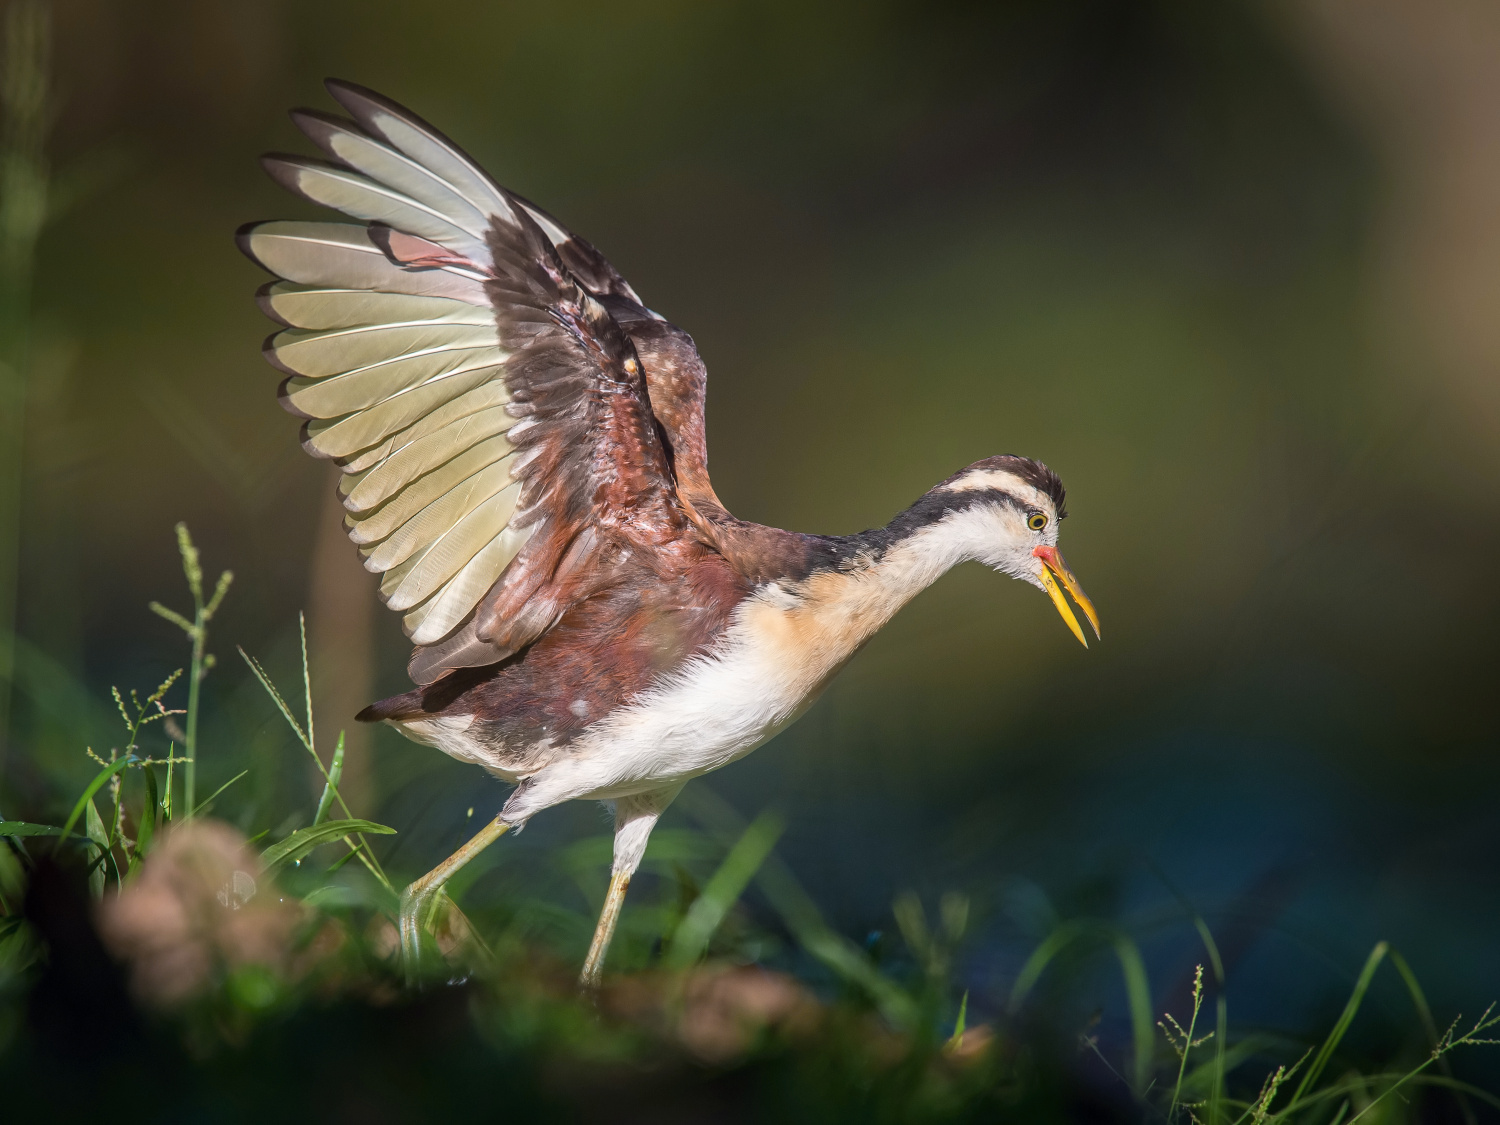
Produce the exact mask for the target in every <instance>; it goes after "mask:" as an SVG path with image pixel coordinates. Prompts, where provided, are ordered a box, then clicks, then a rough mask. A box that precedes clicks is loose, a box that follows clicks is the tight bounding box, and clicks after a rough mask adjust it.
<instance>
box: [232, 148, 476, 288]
mask: <svg viewBox="0 0 1500 1125" xmlns="http://www.w3.org/2000/svg"><path fill="white" fill-rule="evenodd" d="M261 164H262V166H263V167H264V168H265V169H266V171H267V172H268V173H269V174H270V176H271V178H272V179H274V180H275V181H276V182H277V183H279V184H281V186H282V187H284V188H286V189H287V190H288V191H290V192H293V193H294V194H296V195H300V196H302V197H303V198H304V199H307V200H310V201H311V202H313V203H321V204H322V205H323V206H324V207H332V208H333V209H334V210H336V211H342V212H343V213H344V214H346V215H353V216H354V217H355V218H357V219H365V220H368V221H370V222H377V223H384V224H385V225H386V226H389V227H392V228H394V229H396V230H399V231H403V232H405V233H407V234H414V235H416V236H417V237H419V238H425V239H427V241H429V242H434V243H436V244H437V245H439V246H444V247H447V248H448V249H450V250H453V251H455V252H456V253H459V254H462V255H463V256H464V257H466V258H468V259H470V260H471V261H474V262H478V263H480V264H485V263H486V260H487V259H488V257H489V255H488V254H487V252H486V251H485V246H484V242H483V241H482V239H480V238H478V237H476V236H474V235H472V234H470V233H469V232H468V231H466V230H464V229H463V227H461V226H459V225H458V224H457V223H456V222H454V221H453V220H452V219H450V218H449V217H448V216H447V215H445V214H443V213H442V212H441V211H438V210H437V209H436V208H433V207H428V206H427V205H426V204H423V203H420V202H418V201H417V200H415V199H412V198H411V197H410V196H408V195H403V194H402V193H401V192H399V191H396V190H395V189H394V188H390V187H387V186H385V185H384V184H379V183H376V182H375V181H374V180H372V179H370V178H369V177H368V176H362V175H360V174H359V173H358V172H355V171H353V170H352V169H349V168H344V167H341V166H339V165H337V164H329V163H326V162H324V161H321V160H314V159H313V158H312V157H307V156H281V155H272V156H264V157H261Z"/></svg>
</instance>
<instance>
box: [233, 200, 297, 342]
mask: <svg viewBox="0 0 1500 1125" xmlns="http://www.w3.org/2000/svg"><path fill="white" fill-rule="evenodd" d="M242 229H243V228H242ZM240 249H241V250H244V249H245V248H244V247H243V246H241V247H240ZM278 284H279V282H276V281H268V282H266V283H265V284H263V285H262V286H261V287H260V288H259V289H257V290H256V291H255V303H256V304H257V305H259V306H260V311H261V312H262V313H264V314H265V315H266V317H267V318H268V319H270V320H274V321H275V322H276V323H277V324H279V325H281V326H282V327H283V328H290V327H292V323H291V321H289V320H287V319H286V318H285V317H284V316H282V315H281V314H280V313H278V312H277V311H276V307H275V305H273V304H272V303H271V290H272V289H274V288H275V287H276V286H277V285H278ZM261 350H262V351H264V350H265V345H264V344H262V345H261Z"/></svg>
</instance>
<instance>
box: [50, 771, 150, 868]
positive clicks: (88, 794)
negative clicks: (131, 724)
mask: <svg viewBox="0 0 1500 1125" xmlns="http://www.w3.org/2000/svg"><path fill="white" fill-rule="evenodd" d="M135 760H136V759H135V756H134V755H132V754H126V755H125V756H124V757H121V758H116V759H115V760H114V761H113V762H111V763H110V764H109V765H107V766H105V767H104V768H103V769H102V770H100V771H99V772H98V773H97V774H96V775H95V776H94V780H93V781H91V782H89V784H88V788H87V789H85V790H84V791H83V796H81V797H79V798H78V803H77V804H75V805H74V806H73V811H72V812H71V813H70V814H69V815H68V819H67V820H66V821H64V822H63V826H62V832H61V833H60V834H59V836H58V838H57V843H56V844H55V845H54V846H53V848H52V851H53V853H54V854H56V852H57V849H58V848H60V847H62V846H63V842H64V841H65V840H67V838H68V836H69V835H70V834H71V833H72V831H73V826H74V825H75V824H77V823H78V818H79V817H81V816H82V815H83V810H84V808H85V807H86V806H87V805H88V803H89V802H90V801H91V800H93V797H94V794H95V793H97V792H99V790H100V789H102V788H103V787H104V784H105V783H106V782H107V781H109V779H110V778H112V777H114V776H115V774H117V773H119V772H120V771H121V770H123V769H124V768H125V767H126V766H128V765H130V764H131V763H132V762H134V761H135ZM96 815H97V814H96Z"/></svg>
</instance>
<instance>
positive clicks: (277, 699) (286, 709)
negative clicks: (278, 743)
mask: <svg viewBox="0 0 1500 1125" xmlns="http://www.w3.org/2000/svg"><path fill="white" fill-rule="evenodd" d="M235 648H236V651H238V652H239V654H240V656H241V657H242V658H243V659H244V661H245V663H246V664H247V665H249V666H250V671H252V672H253V673H255V678H256V679H257V680H259V681H260V686H261V687H263V688H265V689H266V694H267V695H269V696H270V697H271V701H272V702H273V703H275V704H276V707H277V710H279V711H280V712H281V714H282V717H283V718H285V719H286V721H287V724H288V725H289V726H290V727H291V728H292V733H294V734H295V735H296V736H297V741H298V742H300V743H302V745H303V746H305V747H307V749H308V751H309V752H311V750H312V743H311V742H309V741H308V737H307V735H306V734H304V733H303V732H302V727H301V725H300V724H299V723H298V722H297V720H296V719H295V718H293V717H292V709H291V707H290V706H288V705H287V701H286V700H285V699H283V698H282V697H281V692H279V691H277V690H276V685H275V684H273V683H272V682H271V677H270V676H269V675H267V674H266V670H265V669H264V668H262V667H261V666H260V661H259V660H256V659H255V657H253V656H251V655H250V654H249V653H248V652H246V651H245V650H244V649H242V648H239V646H235Z"/></svg>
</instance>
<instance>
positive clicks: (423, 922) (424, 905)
mask: <svg viewBox="0 0 1500 1125" xmlns="http://www.w3.org/2000/svg"><path fill="white" fill-rule="evenodd" d="M509 829H510V825H509V824H507V823H506V822H505V821H503V820H501V819H500V817H498V816H497V817H495V819H494V820H492V821H490V822H489V823H488V824H487V825H485V826H484V827H483V828H481V829H480V830H479V831H478V832H477V833H475V835H474V838H473V839H472V840H470V841H469V842H468V843H467V844H465V845H464V846H463V847H461V848H459V849H458V851H456V852H454V853H453V854H452V855H450V856H449V857H448V858H447V859H445V860H443V862H442V863H440V864H438V865H437V866H436V867H434V868H433V869H432V870H431V871H429V872H428V873H427V874H426V875H423V876H422V877H421V878H420V879H418V880H417V881H416V882H415V883H413V884H412V885H411V886H409V887H407V888H406V890H404V891H402V892H401V961H402V964H403V965H404V966H405V967H406V975H407V978H408V979H414V978H415V976H416V971H417V955H418V952H419V950H420V948H421V938H422V931H423V930H424V929H426V927H427V926H428V924H429V923H430V922H431V921H432V911H433V907H434V906H436V904H437V896H438V895H439V894H440V893H441V892H442V889H443V884H444V883H446V882H447V881H448V880H449V879H451V878H452V877H453V876H454V875H455V874H456V873H457V872H458V870H459V869H460V868H461V867H463V865H464V864H466V863H468V862H469V860H471V859H473V858H474V857H475V856H476V855H478V854H479V853H480V852H482V851H484V849H485V848H487V847H489V846H490V845H491V844H493V843H494V842H495V841H496V840H498V839H500V837H501V836H503V835H505V833H506V832H507V831H508V830H509Z"/></svg>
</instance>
